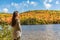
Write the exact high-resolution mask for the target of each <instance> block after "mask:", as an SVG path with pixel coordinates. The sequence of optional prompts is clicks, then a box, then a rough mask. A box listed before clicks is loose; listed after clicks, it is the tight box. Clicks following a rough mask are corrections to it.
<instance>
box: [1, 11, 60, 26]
mask: <svg viewBox="0 0 60 40" xmlns="http://www.w3.org/2000/svg"><path fill="white" fill-rule="evenodd" d="M19 15H20V17H19V19H20V23H21V25H39V24H60V11H59V10H32V11H27V12H23V13H20V14H19ZM11 19H12V13H0V24H2V23H5V24H11Z"/></svg>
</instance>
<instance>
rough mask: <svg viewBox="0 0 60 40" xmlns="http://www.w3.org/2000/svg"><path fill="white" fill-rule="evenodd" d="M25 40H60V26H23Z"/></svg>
mask: <svg viewBox="0 0 60 40" xmlns="http://www.w3.org/2000/svg"><path fill="white" fill-rule="evenodd" d="M22 27H23V28H22V29H23V35H22V36H23V37H22V39H23V40H60V32H59V31H60V24H57V25H28V26H27V25H23V26H22Z"/></svg>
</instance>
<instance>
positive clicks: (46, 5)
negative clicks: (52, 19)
mask: <svg viewBox="0 0 60 40" xmlns="http://www.w3.org/2000/svg"><path fill="white" fill-rule="evenodd" d="M47 2H52V0H49V1H48V0H45V1H44V5H45V7H46V9H49V8H51V6H52V5H51V4H49V3H47Z"/></svg>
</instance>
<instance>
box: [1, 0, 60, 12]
mask: <svg viewBox="0 0 60 40" xmlns="http://www.w3.org/2000/svg"><path fill="white" fill-rule="evenodd" d="M47 9H48V10H60V0H0V12H10V13H12V12H13V11H16V10H17V11H19V12H24V11H28V10H47Z"/></svg>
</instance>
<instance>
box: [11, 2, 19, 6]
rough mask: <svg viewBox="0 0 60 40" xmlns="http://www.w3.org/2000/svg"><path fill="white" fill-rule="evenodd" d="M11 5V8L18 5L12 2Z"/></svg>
mask: <svg viewBox="0 0 60 40" xmlns="http://www.w3.org/2000/svg"><path fill="white" fill-rule="evenodd" d="M11 5H12V6H15V7H18V6H19V4H18V3H13V2H12V3H11Z"/></svg>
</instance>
